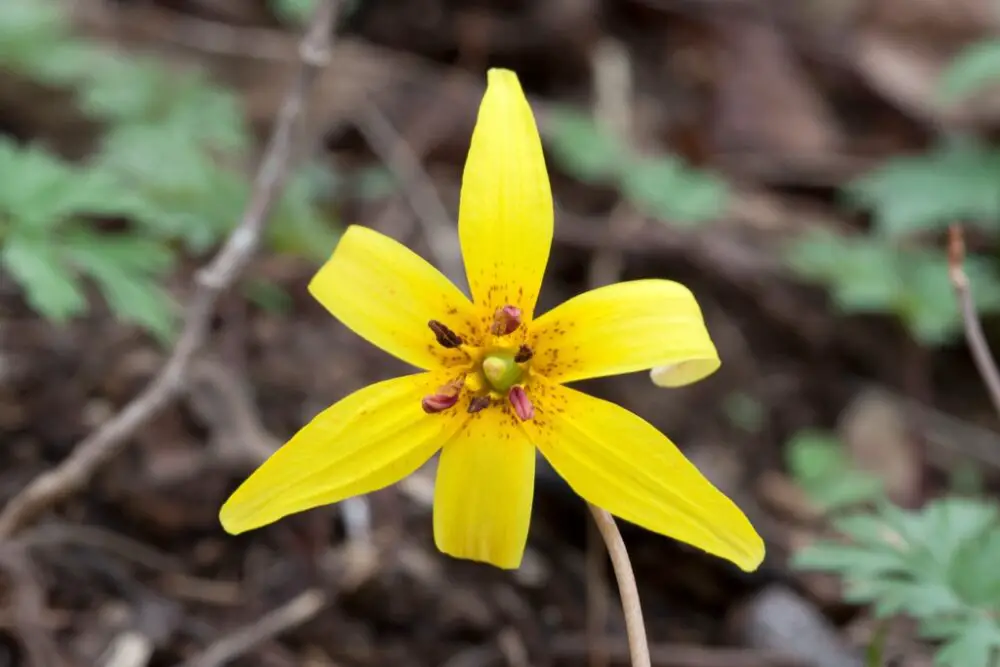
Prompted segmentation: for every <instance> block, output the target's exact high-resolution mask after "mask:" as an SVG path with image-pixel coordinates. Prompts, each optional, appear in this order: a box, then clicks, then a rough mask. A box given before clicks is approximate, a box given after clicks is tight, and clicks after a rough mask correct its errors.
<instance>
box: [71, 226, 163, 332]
mask: <svg viewBox="0 0 1000 667" xmlns="http://www.w3.org/2000/svg"><path fill="white" fill-rule="evenodd" d="M64 251H65V253H66V256H67V257H68V258H69V260H70V261H72V262H73V263H74V264H75V265H76V266H77V267H79V268H80V270H81V271H82V272H84V273H85V274H86V275H88V276H89V277H90V278H92V279H93V280H94V282H95V283H96V284H97V286H98V288H99V289H100V291H101V294H102V295H103V296H104V298H105V300H106V301H107V302H108V306H109V307H110V308H111V309H112V311H113V312H114V313H115V314H116V315H117V316H118V317H120V318H121V319H123V320H125V321H127V322H133V323H135V324H138V325H139V326H141V327H143V328H144V329H146V330H148V331H150V332H151V333H153V334H154V335H156V336H157V337H158V338H159V339H160V340H161V341H162V342H167V341H169V340H170V339H171V338H172V336H173V334H174V333H175V329H176V325H177V312H176V306H175V304H174V303H173V300H172V299H171V298H170V296H169V295H168V294H167V292H166V291H165V290H163V289H162V288H161V287H160V285H159V284H157V275H158V274H160V273H162V272H163V271H164V270H165V269H166V268H167V267H169V265H170V263H171V257H170V254H169V253H168V252H167V251H165V250H164V249H163V248H162V247H160V246H159V245H157V244H156V243H152V242H150V241H148V240H145V239H140V238H129V237H124V238H116V239H111V238H107V239H106V238H104V237H98V236H94V235H83V234H78V235H74V236H72V237H69V238H67V239H66V240H65V242H64Z"/></svg>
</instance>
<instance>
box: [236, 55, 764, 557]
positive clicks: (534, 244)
mask: <svg viewBox="0 0 1000 667" xmlns="http://www.w3.org/2000/svg"><path fill="white" fill-rule="evenodd" d="M458 221H459V222H458V232H459V237H460V240H461V246H462V254H463V256H464V259H465V266H466V273H467V275H468V280H469V284H470V288H471V292H472V300H471V301H470V300H469V299H468V298H467V297H466V296H465V295H464V294H462V292H461V291H460V290H458V289H457V288H456V287H455V286H454V285H453V284H452V283H451V282H449V281H448V280H447V279H446V278H445V277H444V276H443V275H442V274H441V273H439V272H438V271H437V270H436V269H434V268H433V267H432V266H431V265H430V264H428V263H427V262H426V261H424V260H423V259H421V258H420V257H419V256H417V255H416V254H414V253H413V252H412V251H410V250H409V249H408V248H406V247H405V246H403V245H401V244H400V243H397V242H396V241H394V240H392V239H390V238H388V237H386V236H384V235H382V234H379V233H377V232H375V231H372V230H370V229H366V228H364V227H358V226H351V227H350V228H348V229H347V231H346V232H345V233H344V236H343V237H342V239H341V240H340V243H339V244H338V246H337V248H336V250H335V251H334V253H333V256H332V257H331V258H330V260H329V261H328V262H327V263H326V264H325V265H324V266H323V267H322V268H321V269H320V271H319V272H318V273H317V274H316V276H315V278H313V280H312V282H311V283H310V285H309V291H310V292H311V293H312V295H313V296H314V297H315V298H316V299H318V300H319V301H320V303H322V304H323V305H324V306H325V307H326V308H327V309H328V310H329V311H330V312H331V313H332V314H333V315H334V316H335V317H336V318H337V319H339V320H340V321H341V322H343V323H344V324H345V325H347V326H348V327H350V328H351V329H352V330H354V331H355V332H356V333H357V334H359V335H360V336H362V337H364V338H366V339H367V340H369V341H370V342H371V343H373V344H375V345H377V346H378V347H380V348H382V349H383V350H385V351H387V352H389V353H390V354H393V355H395V356H397V357H399V358H400V359H402V360H403V361H406V362H408V363H410V364H412V365H414V366H416V367H418V368H421V369H423V370H424V371H425V372H421V373H416V374H414V375H407V376H404V377H400V378H396V379H393V380H387V381H384V382H379V383H377V384H373V385H371V386H369V387H366V388H364V389H361V390H360V391H357V392H355V393H353V394H351V395H350V396H348V397H346V398H344V399H343V400H341V401H340V402H339V403H336V404H335V405H333V406H332V407H330V408H328V409H326V410H325V411H324V412H322V413H320V414H319V415H318V416H316V417H315V418H314V419H313V420H312V421H311V422H310V423H309V424H308V425H306V426H305V427H304V428H303V429H302V430H300V431H299V432H298V433H296V434H295V436H293V437H292V439H291V440H290V441H289V442H288V443H287V444H285V445H284V446H283V447H281V448H280V449H279V450H278V451H277V452H275V453H274V455H273V456H271V458H270V459H268V460H267V462H265V463H264V464H263V465H261V466H260V468H258V469H257V470H256V472H254V473H253V474H252V475H251V476H250V477H249V478H248V479H247V480H246V481H245V482H244V483H243V484H242V486H240V487H239V488H238V489H237V490H236V491H235V492H234V493H233V495H232V496H231V497H230V498H229V500H228V501H227V502H226V503H225V505H224V506H223V507H222V510H221V513H220V519H221V521H222V525H223V526H224V527H225V529H226V530H227V531H228V532H230V533H240V532H243V531H247V530H251V529H253V528H257V527H260V526H263V525H265V524H269V523H271V522H273V521H277V520H278V519H280V518H282V517H284V516H287V515H289V514H293V513H296V512H301V511H303V510H307V509H310V508H313V507H316V506H319V505H326V504H329V503H335V502H338V501H340V500H343V499H345V498H348V497H351V496H355V495H359V494H364V493H368V492H371V491H375V490H377V489H381V488H383V487H386V486H388V485H390V484H393V483H395V482H397V481H399V480H400V479H402V478H403V477H405V476H407V475H409V474H410V473H412V472H413V471H415V470H416V469H417V468H419V467H420V466H421V465H422V464H424V463H425V462H427V460H428V459H430V458H431V457H432V456H433V455H434V454H435V453H436V452H437V451H438V450H441V458H440V461H439V464H438V469H437V483H436V485H435V491H434V539H435V541H436V543H437V546H438V548H439V549H440V550H441V551H443V552H445V553H447V554H450V555H452V556H455V557H458V558H467V559H472V560H477V561H484V562H487V563H492V564H493V565H496V566H498V567H501V568H516V567H518V565H519V564H520V563H521V557H522V555H523V553H524V546H525V542H526V540H527V535H528V523H529V519H530V515H531V501H532V495H533V492H534V478H535V448H538V449H539V450H541V453H542V455H543V456H545V458H546V459H547V460H548V461H549V463H551V464H552V467H553V468H555V470H556V471H557V472H558V473H559V474H560V475H561V476H562V477H563V478H565V479H566V481H567V482H568V483H569V485H570V486H571V487H572V488H573V489H574V490H575V491H576V492H577V493H578V494H579V495H580V496H582V497H583V498H584V499H586V500H588V501H589V502H591V503H593V504H595V505H597V506H599V507H602V508H604V509H606V510H608V511H609V512H611V513H612V514H614V515H616V516H618V517H621V518H622V519H625V520H626V521H630V522H632V523H635V524H638V525H640V526H643V527H645V528H647V529H649V530H652V531H655V532H657V533H661V534H664V535H669V536H671V537H673V538H676V539H678V540H681V541H684V542H688V543H690V544H692V545H694V546H696V547H698V548H700V549H703V550H704V551H707V552H708V553H711V554H715V555H717V556H720V557H722V558H726V559H728V560H730V561H732V562H734V563H735V564H736V565H738V566H739V567H740V568H742V569H744V570H748V571H749V570H753V569H756V568H757V566H758V565H759V564H760V562H761V560H762V558H763V556H764V545H763V542H762V541H761V539H760V537H759V536H758V535H757V533H756V532H755V531H754V529H753V527H752V526H751V525H750V522H749V521H747V518H746V517H745V516H744V515H743V513H742V512H741V511H740V510H739V509H738V508H737V507H736V505H735V504H733V502H732V501H730V500H729V499H728V498H727V497H726V496H725V495H723V494H722V493H721V492H719V491H718V490H717V489H716V488H715V487H714V486H712V484H711V483H710V482H709V481H708V480H706V479H705V478H704V477H703V476H702V475H701V474H700V473H699V472H698V470H697V469H696V468H695V467H694V466H693V465H692V464H691V463H690V462H689V461H688V460H687V459H685V458H684V456H683V455H682V454H681V452H680V451H679V450H678V449H677V447H676V446H675V445H674V444H673V443H671V442H670V441H669V440H668V439H667V438H666V437H664V436H663V435H662V434H660V432H659V431H657V430H656V429H655V428H654V427H653V426H651V425H650V424H648V423H646V422H645V421H643V420H642V419H640V418H639V417H637V416H636V415H634V414H632V413H630V412H628V411H627V410H625V409H623V408H620V407H618V406H616V405H614V404H612V403H608V402H606V401H602V400H599V399H596V398H593V397H590V396H587V395H586V394H583V393H580V392H578V391H575V390H573V389H569V388H567V387H564V386H562V385H563V383H566V382H572V381H574V380H582V379H585V378H594V377H602V376H608V375H617V374H620V373H630V372H633V371H639V370H650V369H653V368H656V369H657V371H656V373H657V377H656V381H657V383H658V384H661V385H665V386H680V385H685V384H689V383H691V382H695V381H697V380H700V379H702V378H704V377H705V376H707V375H709V374H711V373H713V372H714V371H715V370H716V369H717V368H718V367H719V365H720V361H719V357H718V353H717V352H716V350H715V346H714V345H713V343H712V341H711V339H710V338H709V335H708V332H707V330H706V328H705V324H704V320H703V318H702V314H701V311H700V309H699V307H698V304H697V303H696V302H695V299H694V296H693V295H692V294H691V292H690V291H689V290H688V289H687V288H685V287H683V286H682V285H679V284H677V283H674V282H669V281H666V280H637V281H634V282H624V283H620V284H617V285H611V286H608V287H602V288H600V289H595V290H593V291H591V292H587V293H585V294H582V295H580V296H577V297H575V298H573V299H570V300H569V301H567V302H566V303H563V304H562V305H560V306H558V307H557V308H555V309H553V310H551V311H549V312H547V313H545V314H544V315H541V316H539V317H537V318H536V317H535V315H534V311H535V302H536V300H537V297H538V290H539V287H540V286H541V282H542V274H543V273H544V272H545V266H546V264H547V262H548V257H549V248H550V246H551V244H552V224H553V210H552V194H551V191H550V188H549V180H548V174H547V173H546V169H545V161H544V158H543V156H542V146H541V141H540V139H539V136H538V130H537V128H536V127H535V121H534V118H533V116H532V113H531V108H530V107H529V106H528V102H527V100H526V99H525V97H524V93H523V92H522V90H521V85H520V83H519V82H518V79H517V76H516V75H515V74H514V73H513V72H509V71H506V70H499V69H493V70H490V72H489V75H488V85H487V89H486V94H485V96H484V98H483V101H482V105H481V107H480V110H479V118H478V121H477V124H476V128H475V131H474V133H473V135H472V145H471V147H470V149H469V156H468V161H467V163H466V166H465V173H464V176H463V182H462V193H461V201H460V204H459V216H458Z"/></svg>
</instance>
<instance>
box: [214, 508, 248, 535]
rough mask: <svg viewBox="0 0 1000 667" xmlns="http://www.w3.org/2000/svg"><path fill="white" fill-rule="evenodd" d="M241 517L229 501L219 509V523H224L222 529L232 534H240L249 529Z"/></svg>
mask: <svg viewBox="0 0 1000 667" xmlns="http://www.w3.org/2000/svg"><path fill="white" fill-rule="evenodd" d="M240 518H241V517H240V516H239V514H238V513H237V512H235V511H234V510H233V507H232V506H231V505H230V504H229V502H228V501H227V502H226V503H225V504H224V505H223V506H222V509H220V510H219V523H220V524H221V525H222V530H224V531H226V532H227V533H229V534H230V535H239V534H240V533H245V532H246V531H247V530H249V528H248V527H247V526H246V525H245V523H244V522H242V521H240Z"/></svg>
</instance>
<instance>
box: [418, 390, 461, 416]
mask: <svg viewBox="0 0 1000 667" xmlns="http://www.w3.org/2000/svg"><path fill="white" fill-rule="evenodd" d="M447 389H448V388H447V387H442V388H441V390H439V391H438V393H436V394H431V395H430V396H424V398H423V400H422V401H420V407H422V408H423V409H424V412H426V413H427V414H429V415H433V414H435V413H438V412H443V411H444V410H447V409H448V408H450V407H453V406H454V405H455V404H456V403H458V392H457V391H455V392H452V391H447Z"/></svg>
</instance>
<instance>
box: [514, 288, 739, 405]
mask: <svg viewBox="0 0 1000 667" xmlns="http://www.w3.org/2000/svg"><path fill="white" fill-rule="evenodd" d="M529 340H530V341H531V343H530V344H531V346H532V349H533V350H534V352H535V356H534V359H533V361H532V369H533V370H534V371H536V372H538V373H540V374H541V375H543V376H544V377H546V378H548V379H549V380H553V381H557V382H572V381H574V380H583V379H585V378H594V377H603V376H606V375H618V374H620V373H631V372H634V371H640V370H647V369H650V368H653V367H657V366H665V365H668V364H669V365H670V366H671V369H670V370H668V371H664V372H663V373H662V374H660V375H659V376H658V380H659V381H658V384H661V385H662V386H669V387H677V386H681V385H685V384H690V383H692V382H695V381H697V380H701V379H702V378H704V377H706V376H708V375H711V374H712V373H714V372H715V371H716V370H717V369H718V368H719V365H720V364H721V362H720V361H719V354H718V352H716V350H715V345H714V344H713V343H712V339H711V338H710V337H709V335H708V330H707V329H706V328H705V321H704V319H703V318H702V314H701V309H700V308H699V307H698V303H697V302H696V301H695V298H694V295H693V294H691V290H689V289H688V288H686V287H684V286H683V285H681V284H680V283H675V282H671V281H669V280H635V281H632V282H625V283H618V284H616V285H608V286H607V287H600V288H598V289H595V290H591V291H589V292H585V293H583V294H581V295H580V296H577V297H574V298H572V299H570V300H569V301H567V302H565V303H563V304H562V305H560V306H558V307H556V308H553V309H552V310H550V311H549V312H547V313H545V314H544V315H542V316H541V317H539V318H538V319H537V320H535V321H534V322H533V323H532V324H531V328H530V333H529Z"/></svg>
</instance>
